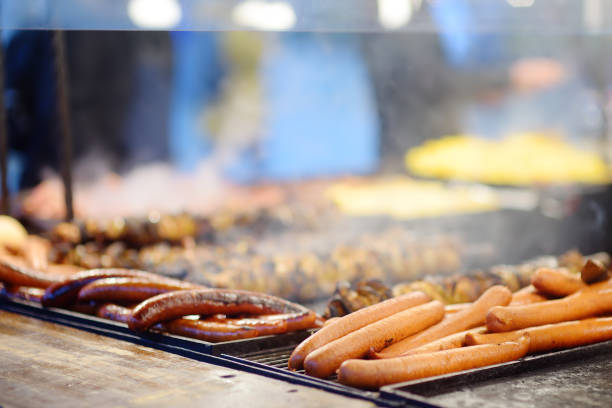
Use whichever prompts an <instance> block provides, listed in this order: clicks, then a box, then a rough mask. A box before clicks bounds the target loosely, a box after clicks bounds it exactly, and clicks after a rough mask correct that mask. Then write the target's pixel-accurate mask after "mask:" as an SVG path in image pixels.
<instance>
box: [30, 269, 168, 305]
mask: <svg viewBox="0 0 612 408" xmlns="http://www.w3.org/2000/svg"><path fill="white" fill-rule="evenodd" d="M118 277H130V278H139V279H149V280H167V278H162V277H161V276H159V275H155V274H152V273H149V272H144V271H137V270H132V269H121V268H109V269H91V270H87V271H83V272H78V273H75V274H74V275H72V276H70V277H68V278H66V279H63V280H62V281H60V282H57V283H54V284H53V285H51V286H49V287H48V288H47V291H46V292H45V295H44V296H43V299H42V304H43V306H46V307H65V306H68V305H70V304H71V303H74V302H75V301H76V299H77V296H78V294H79V291H80V290H81V288H83V286H85V285H87V284H88V283H91V282H93V281H96V280H98V279H104V278H118Z"/></svg>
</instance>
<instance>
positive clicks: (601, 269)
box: [580, 259, 609, 283]
mask: <svg viewBox="0 0 612 408" xmlns="http://www.w3.org/2000/svg"><path fill="white" fill-rule="evenodd" d="M608 278H609V273H608V268H606V266H605V265H604V264H603V263H602V262H601V261H598V260H596V259H587V261H586V263H585V264H584V266H583V267H582V270H581V271H580V279H581V280H582V281H583V282H584V283H595V282H599V281H602V280H606V279H608Z"/></svg>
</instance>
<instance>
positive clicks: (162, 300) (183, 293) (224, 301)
mask: <svg viewBox="0 0 612 408" xmlns="http://www.w3.org/2000/svg"><path fill="white" fill-rule="evenodd" d="M214 314H226V315H235V314H254V315H263V314H290V315H291V316H293V317H294V318H295V319H296V320H297V321H298V322H299V321H302V320H306V321H308V322H309V323H310V324H314V321H315V319H316V314H315V313H314V312H311V311H310V310H308V309H306V308H305V307H303V306H300V305H298V304H296V303H292V302H289V301H286V300H284V299H280V298H278V297H275V296H270V295H266V294H263V293H256V292H248V291H243V290H230V289H194V290H180V291H175V292H170V293H164V294H161V295H157V296H154V297H152V298H150V299H147V300H145V301H144V302H142V303H140V304H139V305H138V306H136V308H135V309H134V313H133V316H132V319H131V320H130V323H129V327H130V329H132V330H135V331H137V332H142V331H145V330H147V329H148V328H149V327H151V326H152V325H154V324H156V323H159V322H163V321H168V320H173V319H176V318H179V317H182V316H188V315H214Z"/></svg>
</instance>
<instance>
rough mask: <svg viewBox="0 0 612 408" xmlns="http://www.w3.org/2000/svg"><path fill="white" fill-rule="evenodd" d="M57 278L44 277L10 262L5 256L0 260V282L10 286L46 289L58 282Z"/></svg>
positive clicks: (44, 275)
mask: <svg viewBox="0 0 612 408" xmlns="http://www.w3.org/2000/svg"><path fill="white" fill-rule="evenodd" d="M59 280H60V279H59V278H57V277H55V276H50V275H46V274H44V273H42V272H39V271H36V270H34V269H31V268H28V267H26V266H23V265H21V264H19V262H11V261H9V260H8V259H7V257H6V256H3V257H2V259H0V281H2V282H4V283H6V284H7V285H11V286H33V287H36V288H46V287H48V286H51V285H52V284H54V283H56V282H59Z"/></svg>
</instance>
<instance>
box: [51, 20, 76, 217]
mask: <svg viewBox="0 0 612 408" xmlns="http://www.w3.org/2000/svg"><path fill="white" fill-rule="evenodd" d="M53 49H54V51H55V77H56V85H57V89H56V92H57V94H56V96H57V113H58V121H59V132H60V138H61V144H62V151H61V159H62V160H61V161H62V163H61V166H62V167H61V172H62V181H63V182H64V201H65V204H66V219H67V220H69V221H70V220H72V219H73V218H74V209H73V206H72V132H71V128H70V106H69V100H70V95H69V93H68V68H67V66H66V65H67V64H66V46H65V43H64V33H63V31H61V30H55V31H53Z"/></svg>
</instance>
